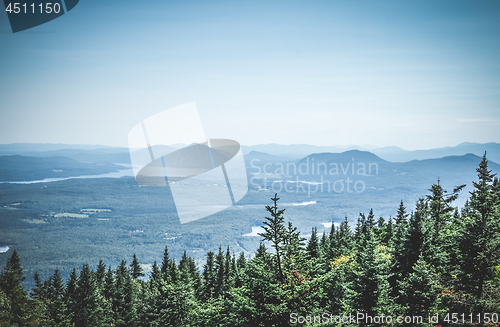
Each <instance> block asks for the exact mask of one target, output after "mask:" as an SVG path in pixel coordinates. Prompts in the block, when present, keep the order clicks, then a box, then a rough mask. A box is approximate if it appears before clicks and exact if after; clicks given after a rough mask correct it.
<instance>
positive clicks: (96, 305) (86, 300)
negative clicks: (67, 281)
mask: <svg viewBox="0 0 500 327" xmlns="http://www.w3.org/2000/svg"><path fill="white" fill-rule="evenodd" d="M76 299H77V306H76V307H75V308H76V310H75V311H74V313H75V317H74V321H75V326H76V327H86V326H100V325H102V324H103V323H104V321H105V316H104V310H103V303H102V298H101V295H100V294H99V292H98V289H97V284H96V281H95V278H94V276H93V274H92V272H91V271H90V268H89V265H88V264H84V265H83V268H82V270H81V272H80V277H79V279H78V288H77V291H76Z"/></svg>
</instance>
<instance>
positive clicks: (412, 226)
mask: <svg viewBox="0 0 500 327" xmlns="http://www.w3.org/2000/svg"><path fill="white" fill-rule="evenodd" d="M477 174H478V181H475V182H473V186H474V189H473V191H472V192H471V193H470V197H469V199H468V201H467V202H466V203H465V205H464V207H463V208H462V209H461V210H458V208H456V207H453V206H452V205H453V201H454V200H456V199H457V197H458V194H459V192H460V190H461V189H462V188H463V186H459V187H457V188H455V189H454V190H453V192H451V193H448V192H446V190H444V189H443V188H442V186H441V185H440V181H439V180H438V182H437V184H434V185H432V186H431V188H430V190H429V191H430V194H428V195H427V196H426V197H424V198H421V199H419V200H418V201H417V203H416V204H415V208H414V210H413V211H412V212H410V213H408V212H407V210H406V207H405V205H404V203H403V201H401V202H400V203H399V207H398V210H397V214H396V217H395V219H394V222H393V219H392V218H391V217H389V219H384V218H383V217H380V218H379V219H378V220H376V219H375V215H374V213H373V210H370V212H369V214H368V216H365V215H364V214H363V213H360V214H359V217H358V219H357V223H356V226H355V228H354V231H353V230H351V227H350V225H349V221H348V219H347V217H346V218H345V219H344V220H343V221H342V222H341V223H340V225H339V226H338V227H337V226H336V225H335V224H333V223H332V227H331V229H330V231H329V233H328V235H327V233H324V234H323V235H322V237H321V239H318V235H317V229H316V228H313V229H312V234H311V237H310V238H309V240H308V242H307V246H305V238H303V237H301V235H300V231H299V230H298V229H297V228H296V227H294V226H293V225H292V223H291V222H287V224H286V225H285V219H284V217H283V212H284V209H279V208H278V205H277V202H278V200H279V198H278V197H277V194H275V196H274V197H273V198H272V199H271V200H272V201H273V205H272V206H266V210H267V212H268V213H270V216H271V217H266V218H265V221H264V225H265V226H264V232H263V233H261V235H260V236H261V237H262V242H261V244H260V246H259V248H258V249H257V251H256V252H255V253H254V255H253V257H252V256H251V255H250V256H249V257H245V253H243V252H242V253H241V254H240V255H239V256H238V257H237V256H236V255H235V254H231V249H230V248H229V247H227V248H225V249H224V250H223V248H222V247H219V250H218V252H217V253H214V252H208V253H207V258H206V262H205V264H204V267H203V270H202V272H201V273H200V271H198V268H197V266H196V263H195V261H194V260H193V259H192V258H190V257H189V256H188V255H187V254H186V252H184V254H183V256H182V258H181V260H180V261H179V264H176V262H175V260H174V259H173V258H170V256H169V253H168V249H167V247H165V250H164V253H163V258H162V261H161V264H160V266H159V265H158V264H157V263H156V262H154V264H153V265H152V269H151V272H150V273H148V276H144V272H143V271H142V267H141V265H140V263H139V260H138V259H137V256H136V255H135V254H134V255H133V257H132V262H131V264H130V265H129V266H128V265H127V263H126V262H125V261H124V260H123V261H122V262H121V264H120V265H119V266H118V267H116V268H115V269H113V268H112V267H108V269H107V270H106V265H105V264H104V262H103V261H102V260H100V261H99V263H98V264H97V268H96V271H92V270H91V269H90V267H89V265H88V264H85V265H83V267H82V269H81V270H80V272H79V274H78V273H77V270H76V269H73V271H72V272H71V274H70V277H69V280H68V281H67V283H64V281H63V279H62V278H61V275H60V273H59V271H58V270H56V271H55V273H54V275H52V276H51V277H50V278H49V279H48V280H45V281H43V280H42V279H41V278H40V276H39V274H35V275H34V277H33V278H34V280H35V287H34V288H33V289H32V290H31V291H30V292H28V291H26V290H24V287H23V284H22V282H23V280H24V276H23V271H22V267H21V263H20V258H19V256H18V255H17V252H16V251H14V252H13V253H12V256H11V257H10V259H9V260H8V262H7V264H6V266H5V267H4V268H3V270H2V272H1V274H0V327H7V326H8V327H11V326H12V327H21V326H40V327H49V326H56V327H84V326H85V327H87V326H92V327H94V326H116V327H120V326H123V327H125V326H127V327H138V326H147V327H160V326H176V327H177V326H190V327H198V326H199V327H202V326H203V327H204V326H228V327H229V326H248V327H250V326H251V327H253V326H294V325H296V324H293V323H291V321H290V313H292V312H293V313H297V314H298V315H302V316H307V315H311V316H315V315H316V316H320V315H322V314H323V313H324V312H327V313H329V314H332V315H340V316H343V315H347V316H349V314H352V313H353V312H363V313H365V314H367V315H372V316H375V315H378V316H380V315H385V316H388V315H390V316H392V317H397V316H399V315H403V316H412V317H413V316H422V317H423V318H424V321H423V322H416V323H412V324H408V325H411V326H431V325H430V324H428V321H426V318H427V317H428V315H429V314H431V315H434V314H435V313H438V314H440V315H441V316H440V319H441V320H440V321H439V322H438V323H437V324H432V325H433V326H437V325H441V326H452V325H454V324H451V323H447V322H446V321H444V320H443V318H444V317H445V314H446V313H449V312H459V313H464V314H466V315H468V314H469V313H473V314H474V317H475V316H476V315H477V314H478V313H492V312H496V313H500V183H499V181H498V179H497V178H496V177H495V174H493V173H492V172H491V170H489V169H488V161H487V159H486V155H485V156H484V157H483V159H482V161H481V163H480V164H479V167H478V169H477ZM266 244H268V245H270V246H271V247H272V249H271V250H270V251H268V250H267V248H266ZM143 276H144V278H141V277H143ZM304 325H305V326H319V325H325V326H340V325H341V324H335V323H333V324H318V323H316V324H314V323H306V324H304ZM342 325H347V326H351V325H352V324H342ZM354 325H358V326H379V325H382V324H377V323H374V322H366V321H364V322H363V323H360V324H354ZM354 325H352V326H354ZM385 325H392V326H396V325H398V324H396V323H392V324H385ZM477 325H479V324H477Z"/></svg>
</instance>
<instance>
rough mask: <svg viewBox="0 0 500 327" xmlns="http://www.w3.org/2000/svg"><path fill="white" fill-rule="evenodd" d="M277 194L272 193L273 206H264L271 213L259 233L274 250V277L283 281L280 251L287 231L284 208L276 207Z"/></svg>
mask: <svg viewBox="0 0 500 327" xmlns="http://www.w3.org/2000/svg"><path fill="white" fill-rule="evenodd" d="M279 199H280V198H278V194H277V193H275V194H274V198H272V199H271V200H272V201H273V206H272V207H271V206H266V210H267V211H268V212H269V213H270V214H271V217H265V218H266V221H264V225H265V226H262V228H263V229H264V233H259V234H258V235H259V236H262V237H263V238H264V240H265V241H270V242H271V244H272V245H273V247H274V250H275V256H276V278H277V280H278V281H280V282H283V280H284V278H283V270H282V268H281V252H282V248H283V245H284V241H285V239H286V238H287V231H286V228H285V225H284V218H283V212H284V211H285V209H278V200H279Z"/></svg>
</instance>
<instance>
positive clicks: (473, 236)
mask: <svg viewBox="0 0 500 327" xmlns="http://www.w3.org/2000/svg"><path fill="white" fill-rule="evenodd" d="M476 171H477V174H478V182H473V185H474V190H473V191H472V192H471V196H470V209H469V210H470V211H469V212H468V216H467V217H465V218H464V220H465V228H464V231H463V233H462V235H461V239H460V249H461V253H462V260H461V270H462V272H463V273H462V275H463V276H462V280H463V282H462V284H463V285H464V286H467V288H468V291H470V292H472V294H473V295H474V296H475V297H476V298H477V299H480V298H481V297H482V293H483V289H484V284H485V282H486V281H487V280H489V279H491V278H492V277H493V274H494V270H493V269H494V267H495V266H498V265H499V264H500V214H499V208H500V199H499V194H498V192H497V191H496V190H495V188H494V186H493V182H494V179H493V178H494V176H495V174H492V172H491V170H489V169H488V160H487V159H486V153H485V154H484V156H483V158H482V160H481V162H480V164H479V167H478V168H477V169H476ZM495 187H496V186H495Z"/></svg>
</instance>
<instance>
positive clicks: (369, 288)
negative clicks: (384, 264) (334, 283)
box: [353, 230, 379, 315]
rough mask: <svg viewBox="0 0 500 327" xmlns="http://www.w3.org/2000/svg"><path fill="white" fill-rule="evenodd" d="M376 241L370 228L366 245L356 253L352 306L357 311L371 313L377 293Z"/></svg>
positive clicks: (375, 302)
mask: <svg viewBox="0 0 500 327" xmlns="http://www.w3.org/2000/svg"><path fill="white" fill-rule="evenodd" d="M376 246H377V242H376V239H375V237H374V235H373V232H372V231H371V230H369V231H368V234H367V239H366V246H365V247H364V248H362V249H360V252H359V253H358V259H357V261H358V269H357V271H356V280H355V283H354V285H353V286H354V291H355V296H354V303H353V304H354V306H355V308H356V309H358V310H359V312H365V313H367V314H370V315H373V313H375V310H376V306H377V303H378V295H379V267H378V263H377V258H376Z"/></svg>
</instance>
